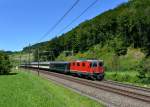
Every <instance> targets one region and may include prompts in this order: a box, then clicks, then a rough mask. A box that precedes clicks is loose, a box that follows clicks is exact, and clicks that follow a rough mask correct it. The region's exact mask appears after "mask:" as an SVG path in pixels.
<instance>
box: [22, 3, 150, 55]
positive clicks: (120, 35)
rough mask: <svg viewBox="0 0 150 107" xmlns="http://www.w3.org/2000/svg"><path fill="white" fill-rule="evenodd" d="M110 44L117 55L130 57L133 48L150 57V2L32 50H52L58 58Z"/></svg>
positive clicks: (109, 15)
mask: <svg viewBox="0 0 150 107" xmlns="http://www.w3.org/2000/svg"><path fill="white" fill-rule="evenodd" d="M109 41H111V43H110V45H111V47H112V48H113V49H114V51H115V53H116V55H122V54H126V50H127V47H130V46H131V47H134V48H141V49H142V51H143V52H144V53H145V54H146V56H147V57H148V56H150V48H149V47H150V0H129V2H128V3H123V4H121V5H119V6H118V7H117V8H115V9H113V10H109V11H107V12H104V13H103V14H100V15H98V16H96V17H95V18H93V19H91V20H87V21H85V22H83V23H81V24H80V25H78V26H77V27H76V28H74V29H73V30H71V31H69V32H67V33H65V34H62V35H61V36H59V35H58V37H55V38H53V39H52V40H50V41H46V42H42V43H38V44H35V45H33V46H31V47H30V48H31V49H32V51H33V50H34V51H35V52H36V50H37V48H39V50H40V51H50V52H53V54H54V56H55V57H57V56H58V55H59V54H60V53H62V52H63V51H65V50H70V51H71V50H73V51H74V52H75V53H78V52H85V51H87V50H88V49H90V47H91V46H93V45H96V44H101V46H102V47H103V46H104V45H105V44H106V43H108V42H109ZM118 41H121V42H119V43H118ZM28 50H29V47H25V48H24V49H23V51H24V52H27V51H28ZM35 55H36V54H35Z"/></svg>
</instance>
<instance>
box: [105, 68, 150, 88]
mask: <svg viewBox="0 0 150 107" xmlns="http://www.w3.org/2000/svg"><path fill="white" fill-rule="evenodd" d="M105 74H106V75H105V79H106V80H114V81H119V82H123V83H128V84H132V85H137V86H141V87H149V88H150V84H144V83H141V81H140V80H139V78H138V77H137V75H138V72H136V71H117V72H115V71H106V72H105Z"/></svg>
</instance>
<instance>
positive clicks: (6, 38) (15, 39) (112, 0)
mask: <svg viewBox="0 0 150 107" xmlns="http://www.w3.org/2000/svg"><path fill="white" fill-rule="evenodd" d="M93 1H94V0H80V1H79V3H78V4H77V5H76V7H74V8H73V10H72V11H71V12H70V13H69V14H68V15H67V16H66V17H65V19H64V20H63V21H62V22H61V23H60V24H59V25H58V26H57V27H56V28H55V29H54V30H53V31H52V32H51V33H49V35H48V36H47V37H45V38H44V39H43V40H41V42H42V41H47V40H50V39H52V38H53V37H55V36H59V35H61V34H60V33H59V32H60V31H61V29H63V28H64V27H65V26H66V25H67V24H69V23H70V22H71V21H72V20H73V19H74V18H75V17H77V16H78V15H79V14H80V13H81V12H82V11H83V10H84V9H85V8H87V7H88V6H89V5H90V4H91V3H92V2H93ZM127 1H128V0H98V2H97V3H96V4H95V5H93V6H92V7H91V8H90V9H89V10H88V11H87V12H86V13H85V14H83V15H82V16H81V17H80V18H79V19H78V20H77V21H76V22H74V23H73V24H72V25H71V26H69V27H68V28H67V29H66V30H64V32H61V33H65V32H67V31H69V30H71V29H72V28H74V27H75V26H77V25H79V24H80V23H81V22H83V21H85V20H88V19H91V18H93V17H95V16H97V15H99V14H101V13H103V12H105V11H107V10H109V9H113V8H115V7H117V6H118V5H120V4H122V3H124V2H127ZM74 2H75V0H0V50H6V51H19V50H22V49H23V48H24V47H25V46H28V45H29V44H34V43H36V42H38V40H39V39H40V38H41V37H42V36H43V35H44V34H45V33H46V32H47V31H48V30H49V29H50V28H51V27H52V26H53V25H54V24H55V23H56V22H57V21H58V20H59V19H60V18H61V17H62V16H63V15H64V13H65V12H66V11H67V10H68V9H69V8H70V7H71V6H72V5H73V3H74Z"/></svg>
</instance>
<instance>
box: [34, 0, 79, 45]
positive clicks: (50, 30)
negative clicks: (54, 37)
mask: <svg viewBox="0 0 150 107" xmlns="http://www.w3.org/2000/svg"><path fill="white" fill-rule="evenodd" d="M79 1H80V0H76V1H75V3H74V4H73V5H72V6H71V7H70V8H69V10H67V11H66V13H65V14H64V15H63V16H62V17H61V18H60V19H59V20H58V21H57V22H56V23H55V24H54V25H53V26H52V27H51V28H50V29H49V30H48V31H47V32H46V33H45V34H44V35H43V36H42V37H41V38H40V39H39V40H38V41H37V43H38V42H40V41H41V40H43V39H44V38H45V37H47V36H48V35H49V34H50V33H51V32H52V31H53V30H54V29H55V28H56V27H57V26H58V25H59V23H61V22H62V20H63V19H64V18H65V17H66V16H67V15H68V14H69V13H70V12H71V10H72V9H73V8H74V7H75V6H76V5H77V4H78V3H79Z"/></svg>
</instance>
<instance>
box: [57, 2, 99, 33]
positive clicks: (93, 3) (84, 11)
mask: <svg viewBox="0 0 150 107" xmlns="http://www.w3.org/2000/svg"><path fill="white" fill-rule="evenodd" d="M97 2H98V0H95V1H94V2H92V3H91V4H90V5H89V6H88V7H87V8H86V9H85V10H83V11H82V12H81V13H80V15H79V16H77V17H76V18H75V19H73V20H72V21H71V22H70V23H69V24H68V25H67V26H65V27H64V28H63V29H62V30H61V31H60V32H59V33H58V35H59V34H60V33H61V32H63V31H64V30H65V29H67V28H68V27H69V26H70V25H72V24H73V23H74V22H75V21H77V20H78V19H79V18H80V17H81V16H82V15H83V14H84V13H86V12H87V11H88V10H89V9H90V8H91V7H92V6H93V5H95V4H96V3H97Z"/></svg>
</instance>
